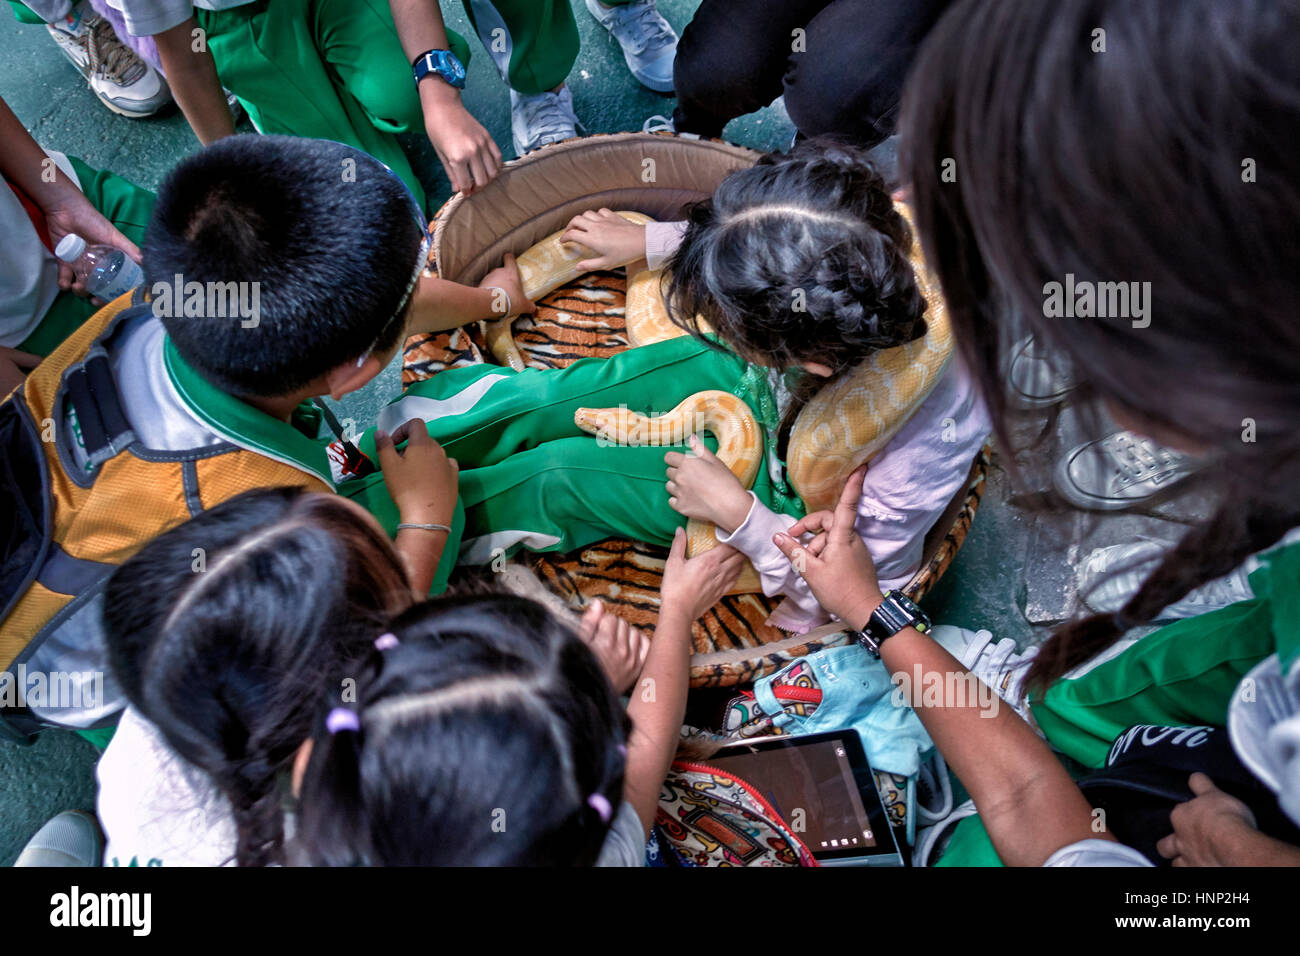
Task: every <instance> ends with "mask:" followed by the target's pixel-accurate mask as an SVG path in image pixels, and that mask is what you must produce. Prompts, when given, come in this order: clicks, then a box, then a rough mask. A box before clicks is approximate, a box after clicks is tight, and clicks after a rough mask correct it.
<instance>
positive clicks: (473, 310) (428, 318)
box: [406, 254, 535, 335]
mask: <svg viewBox="0 0 1300 956" xmlns="http://www.w3.org/2000/svg"><path fill="white" fill-rule="evenodd" d="M502 291H504V292H505V296H502V295H501V292H502ZM534 308H535V306H534V305H533V303H532V302H531V301H530V300H529V299H528V298H527V297H526V296H525V295H524V288H523V283H522V282H520V280H519V269H518V267H517V266H516V265H515V257H514V256H512V255H509V254H507V255H506V257H505V263H504V265H502V266H501V267H500V268H498V269H493V270H492V271H491V272H489V273H488V274H487V275H486V276H484V277H483V281H482V282H481V283H479V286H478V288H474V287H472V286H467V285H461V284H460V283H459V282H452V281H450V280H448V279H440V278H438V277H436V276H431V275H422V276H420V281H419V283H418V284H417V285H416V287H415V294H414V295H413V296H412V299H411V314H410V317H409V318H408V320H407V324H406V331H407V334H408V335H418V334H420V333H421V332H444V331H446V330H447V329H458V328H460V327H461V326H462V325H466V324H468V323H470V322H477V321H478V320H479V319H503V318H508V317H510V316H515V315H520V314H522V313H526V312H532V311H533V309H534Z"/></svg>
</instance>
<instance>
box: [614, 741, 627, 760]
mask: <svg viewBox="0 0 1300 956" xmlns="http://www.w3.org/2000/svg"><path fill="white" fill-rule="evenodd" d="M616 749H617V750H618V752H619V753H620V754H622V755H623V757H624V758H625V759H626V757H627V744H619V745H618V747H617V748H616Z"/></svg>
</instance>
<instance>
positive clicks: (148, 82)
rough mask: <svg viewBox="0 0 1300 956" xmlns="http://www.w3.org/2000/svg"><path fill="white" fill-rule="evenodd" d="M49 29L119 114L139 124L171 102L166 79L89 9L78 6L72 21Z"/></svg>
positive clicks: (102, 98)
mask: <svg viewBox="0 0 1300 956" xmlns="http://www.w3.org/2000/svg"><path fill="white" fill-rule="evenodd" d="M45 28H46V29H47V30H49V31H50V36H51V37H53V38H54V42H55V43H57V44H58V45H59V49H60V50H62V51H63V53H64V55H65V56H66V57H67V58H68V59H69V60H71V61H72V65H73V66H75V67H76V68H77V71H78V72H79V73H80V74H81V75H82V76H84V77H85V78H86V82H87V83H88V84H89V85H90V90H91V92H92V93H94V94H95V95H96V96H97V97H99V101H100V102H101V103H103V104H104V105H105V106H107V107H108V108H109V109H110V110H112V111H113V112H114V113H120V114H121V115H122V116H130V117H133V118H137V119H138V118H140V117H144V116H152V115H153V114H154V113H157V112H158V111H159V110H160V109H162V108H163V107H164V106H166V105H167V104H168V103H170V102H171V98H172V92H171V90H170V89H169V88H168V87H167V81H166V80H164V79H163V78H162V74H160V73H159V72H158V71H157V70H155V69H154V68H153V67H152V66H150V65H149V64H148V63H146V62H145V61H144V60H142V59H140V57H138V56H137V55H136V53H135V51H134V50H132V49H131V48H130V47H128V46H127V45H126V44H124V43H123V42H122V41H121V40H119V39H118V37H117V34H116V33H114V32H113V25H112V24H111V23H109V22H108V21H107V20H105V19H104V18H103V17H101V16H100V15H99V14H98V13H95V12H94V10H91V9H89V7H88V5H87V4H84V3H79V4H76V5H75V6H73V8H72V11H71V12H70V13H69V14H68V15H67V16H66V17H64V18H63V19H61V20H57V21H55V22H54V23H47V24H46V25H45Z"/></svg>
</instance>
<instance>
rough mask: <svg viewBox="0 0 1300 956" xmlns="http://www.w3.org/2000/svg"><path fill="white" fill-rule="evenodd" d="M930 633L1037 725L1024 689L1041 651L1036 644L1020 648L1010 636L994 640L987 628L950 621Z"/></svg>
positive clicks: (1032, 724)
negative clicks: (955, 624) (1027, 676)
mask: <svg viewBox="0 0 1300 956" xmlns="http://www.w3.org/2000/svg"><path fill="white" fill-rule="evenodd" d="M930 637H931V638H932V639H933V640H935V641H937V642H938V643H939V644H940V645H941V646H942V647H943V648H944V649H945V650H947V652H948V653H949V654H951V655H952V656H953V657H955V658H957V660H959V661H961V665H962V667H964V668H966V669H967V670H968V671H970V672H971V673H972V674H974V675H975V676H976V677H978V678H979V679H980V680H982V681H983V682H984V683H985V684H987V685H988V686H989V687H991V688H993V691H994V692H995V693H996V694H997V695H998V696H999V697H1000V698H1002V700H1004V701H1006V703H1008V704H1009V705H1011V707H1012V708H1013V709H1014V710H1015V712H1016V713H1017V714H1019V715H1020V716H1021V717H1023V718H1025V720H1027V721H1028V722H1029V725H1030V726H1031V727H1033V728H1034V729H1035V730H1036V729H1037V728H1038V725H1037V724H1036V723H1035V722H1034V719H1033V716H1032V714H1031V713H1030V711H1029V703H1028V702H1027V701H1026V700H1025V699H1024V695H1023V694H1022V693H1021V688H1022V687H1023V686H1024V682H1025V673H1026V672H1027V671H1028V669H1029V664H1030V662H1031V661H1033V659H1034V657H1035V656H1036V655H1037V654H1038V648H1037V647H1031V648H1029V649H1028V650H1026V651H1023V652H1021V651H1020V650H1019V649H1018V648H1017V647H1016V642H1015V641H1013V640H1012V639H1011V638H1009V637H1004V638H1003V639H1002V640H1000V641H996V642H995V641H994V640H993V635H992V634H991V633H989V632H988V631H983V630H981V631H968V630H967V629H966V628H964V627H953V626H952V625H951V624H937V625H935V626H934V627H932V628H931V629H930Z"/></svg>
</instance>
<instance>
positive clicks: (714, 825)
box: [653, 760, 817, 866]
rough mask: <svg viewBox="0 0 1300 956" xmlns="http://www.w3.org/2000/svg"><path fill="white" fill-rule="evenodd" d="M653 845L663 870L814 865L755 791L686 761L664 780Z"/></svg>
mask: <svg viewBox="0 0 1300 956" xmlns="http://www.w3.org/2000/svg"><path fill="white" fill-rule="evenodd" d="M653 842H654V844H656V845H657V849H658V854H659V855H660V856H666V857H668V858H669V859H668V860H667V861H664V862H666V863H667V864H668V865H676V866H816V865H817V861H816V860H815V859H814V858H813V855H812V853H811V852H810V851H809V849H808V848H807V847H806V846H804V844H803V842H802V841H800V839H799V838H798V837H797V836H795V834H794V831H793V830H791V828H790V827H789V825H788V824H787V823H786V822H785V821H784V820H783V819H782V818H781V815H780V814H779V813H777V812H776V810H775V809H773V807H772V805H771V804H770V803H768V802H767V800H766V799H765V798H764V797H763V795H762V794H761V793H760V792H759V791H758V790H757V789H756V788H755V787H753V786H752V785H750V784H748V783H746V782H745V781H744V780H741V779H740V778H739V777H736V776H733V775H732V774H729V773H726V772H724V771H722V770H720V769H719V768H717V767H710V766H709V765H708V764H702V763H694V762H690V761H680V760H679V761H676V762H674V763H673V766H672V769H671V770H670V771H669V772H668V776H667V778H666V779H665V780H664V784H663V787H662V789H661V790H660V792H659V811H658V813H657V815H656V817H655V827H654V841H653ZM660 865H663V863H660Z"/></svg>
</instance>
